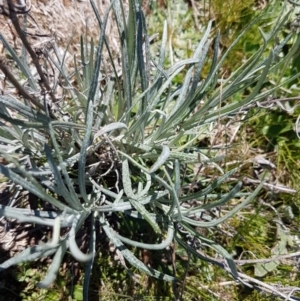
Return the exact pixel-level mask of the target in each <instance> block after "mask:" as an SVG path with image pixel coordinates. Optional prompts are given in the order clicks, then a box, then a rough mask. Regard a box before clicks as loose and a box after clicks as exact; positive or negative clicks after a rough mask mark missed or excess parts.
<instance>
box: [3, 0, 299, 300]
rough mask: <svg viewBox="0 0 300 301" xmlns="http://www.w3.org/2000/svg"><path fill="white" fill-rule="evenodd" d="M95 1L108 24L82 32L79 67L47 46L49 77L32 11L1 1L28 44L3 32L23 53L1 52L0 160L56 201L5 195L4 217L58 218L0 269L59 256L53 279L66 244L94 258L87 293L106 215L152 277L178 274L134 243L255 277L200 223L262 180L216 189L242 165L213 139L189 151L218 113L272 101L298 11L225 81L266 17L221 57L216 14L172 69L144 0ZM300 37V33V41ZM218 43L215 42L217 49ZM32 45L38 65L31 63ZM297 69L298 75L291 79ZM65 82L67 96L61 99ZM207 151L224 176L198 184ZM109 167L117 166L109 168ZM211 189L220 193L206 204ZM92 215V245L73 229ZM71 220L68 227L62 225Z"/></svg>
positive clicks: (15, 183)
mask: <svg viewBox="0 0 300 301" xmlns="http://www.w3.org/2000/svg"><path fill="white" fill-rule="evenodd" d="M90 4H91V5H92V7H93V9H94V12H95V15H96V18H97V20H98V23H99V28H100V30H101V34H100V36H99V41H98V44H97V45H96V46H95V45H94V43H93V41H90V42H87V41H86V40H84V39H82V40H81V55H80V60H78V58H75V59H74V66H75V67H74V72H71V71H70V70H67V69H66V66H65V64H66V63H65V55H66V53H65V54H64V55H63V56H61V55H60V54H59V52H58V51H57V49H56V46H55V44H54V43H53V44H52V45H51V47H50V48H51V51H50V48H49V45H48V47H47V48H46V47H45V48H44V49H43V55H44V58H47V59H45V60H44V62H45V66H44V69H46V70H48V71H46V72H50V70H51V72H52V73H51V74H52V76H51V77H50V76H46V75H45V71H44V70H42V66H41V65H40V64H39V62H38V60H37V54H36V53H35V52H34V51H33V49H32V47H31V45H30V43H29V42H28V40H27V37H26V35H25V34H24V32H23V31H22V28H21V27H20V24H19V22H18V19H17V14H18V13H24V15H26V13H25V11H24V10H22V9H21V8H20V7H19V6H15V5H14V4H13V3H12V1H10V0H8V1H7V7H8V9H3V10H2V12H3V13H5V14H6V15H7V17H9V18H10V19H11V20H12V23H13V25H14V27H15V29H16V32H17V33H18V34H19V37H20V38H21V41H22V45H23V51H22V53H23V54H22V56H21V57H19V56H18V55H17V53H16V52H15V50H14V49H13V48H12V47H11V46H10V45H9V43H8V42H7V40H6V39H5V38H4V36H3V35H2V34H1V35H0V39H1V42H2V43H3V44H4V47H5V53H6V56H7V57H9V58H11V59H12V60H13V61H14V63H15V70H14V71H10V68H9V67H8V65H7V63H6V59H5V58H1V60H0V68H1V70H2V72H3V74H5V76H6V79H7V81H8V82H9V83H7V86H8V88H9V87H12V86H13V87H14V88H15V89H16V90H17V92H18V93H17V94H13V93H10V91H9V90H7V91H6V90H4V91H3V93H2V94H1V95H0V126H1V127H0V154H1V157H2V158H4V159H5V160H6V162H8V163H7V164H0V171H1V173H2V174H3V175H4V176H5V177H6V179H7V182H8V183H10V189H11V191H13V190H14V189H17V187H20V186H21V187H22V188H23V189H25V190H27V191H29V192H30V193H32V194H34V195H35V196H37V197H38V198H39V202H40V204H41V207H43V203H46V202H47V203H49V204H51V205H52V206H53V208H55V210H51V211H47V210H38V209H36V210H31V209H29V208H22V207H20V206H18V205H16V206H14V205H6V206H4V205H0V216H3V217H5V218H7V219H16V220H18V222H20V223H32V224H38V225H43V226H50V227H53V236H52V239H51V240H50V241H48V242H46V243H44V244H41V245H36V246H33V247H28V248H27V249H26V250H24V251H23V252H21V253H20V254H17V255H15V256H14V257H12V258H10V259H9V260H7V261H5V262H2V263H1V264H0V271H2V270H4V269H6V268H8V267H10V266H12V265H15V264H18V263H21V262H24V261H30V260H36V259H39V258H41V257H45V256H50V255H53V259H52V264H51V265H50V267H49V271H48V273H47V275H46V277H45V279H44V280H43V281H41V282H40V283H39V286H40V287H48V286H49V285H50V284H51V283H52V282H53V281H54V280H55V278H56V275H57V272H58V269H59V267H60V265H61V262H62V260H63V257H64V255H65V253H66V251H67V250H69V251H70V253H71V254H72V256H73V257H74V258H75V259H76V260H78V261H81V262H86V263H87V265H86V273H85V285H84V298H85V300H87V299H88V285H89V279H90V274H91V269H92V266H93V260H94V258H95V255H96V247H95V246H96V228H95V223H96V222H100V225H101V227H102V229H103V230H104V232H105V233H106V235H107V237H108V239H109V240H110V241H111V242H112V243H113V244H114V245H115V247H116V248H117V250H118V252H119V253H120V256H123V257H124V258H125V259H126V260H127V261H128V262H129V263H130V264H131V265H132V266H134V267H136V268H137V269H138V270H140V271H142V272H145V273H147V274H148V275H150V276H153V277H156V278H159V279H163V280H166V281H179V280H178V279H176V275H167V274H164V273H162V272H160V271H158V270H154V269H152V268H151V267H149V266H147V265H145V264H144V263H143V262H142V261H140V260H139V259H138V258H137V257H136V256H135V255H134V254H133V253H132V252H131V251H130V250H129V249H128V248H127V247H126V245H130V246H134V247H138V248H143V249H150V250H161V249H164V248H166V247H168V246H169V245H170V244H171V243H172V242H175V243H176V244H179V245H180V246H181V247H183V248H184V249H185V250H186V251H187V252H189V253H192V254H194V255H195V256H196V257H198V258H200V259H202V260H206V261H210V262H213V263H215V264H217V265H219V266H221V267H223V268H224V269H226V270H227V271H228V273H230V274H231V275H232V277H233V278H234V279H236V280H237V281H241V282H243V283H245V284H246V285H247V281H246V280H245V279H244V278H243V277H242V276H241V273H239V272H238V271H237V269H236V267H235V264H234V261H233V260H232V258H231V256H230V254H228V252H227V251H226V250H225V249H224V248H222V246H220V245H218V244H217V243H215V242H214V241H212V240H209V239H207V238H205V237H203V236H202V235H200V234H199V233H198V232H197V231H196V227H204V228H210V227H215V226H217V225H219V224H221V223H223V222H224V221H226V220H227V219H228V218H230V217H232V216H233V215H234V214H235V213H237V212H238V211H239V210H240V209H241V208H243V207H245V206H247V205H248V204H249V203H250V202H251V201H252V200H253V199H255V197H256V196H257V194H258V193H259V191H260V189H261V187H262V184H261V185H258V187H257V188H256V189H255V190H254V191H253V192H252V193H247V192H245V191H244V190H243V185H242V183H241V182H238V183H235V184H234V185H233V186H232V187H231V188H230V191H229V192H227V193H221V194H218V195H216V194H213V192H214V190H215V189H216V188H218V189H221V188H220V187H221V185H222V183H224V182H226V181H227V180H228V179H229V178H230V177H231V176H232V175H233V174H234V173H235V172H236V170H237V169H232V170H230V171H227V172H225V171H223V168H222V165H221V164H220V163H219V162H220V160H221V159H222V158H220V157H215V156H211V155H209V152H206V151H205V150H204V149H203V150H201V149H197V150H193V151H187V150H188V149H189V148H190V147H192V146H193V145H194V143H195V142H196V141H197V139H199V137H203V136H209V135H210V129H211V128H213V127H214V125H215V124H216V123H217V122H220V120H223V119H225V118H227V117H229V116H234V115H237V114H239V113H240V112H241V111H242V110H243V108H245V107H247V106H249V105H250V104H254V103H259V102H260V101H263V100H265V99H266V97H268V96H269V95H272V94H273V93H275V92H276V91H277V90H278V88H279V86H271V85H266V86H265V87H264V89H262V86H263V85H264V84H265V83H267V82H268V76H271V75H272V74H275V73H276V72H277V70H278V68H280V67H281V66H282V64H284V62H285V57H281V56H280V53H281V51H282V48H283V46H284V45H285V44H286V43H287V42H288V41H289V40H290V39H292V38H293V36H294V33H290V34H289V35H287V36H286V37H285V38H284V39H282V41H281V42H278V43H275V41H277V40H278V39H280V38H281V36H280V31H281V29H282V28H283V27H284V26H285V25H286V24H287V22H288V21H289V18H290V13H291V12H285V11H283V12H282V14H281V15H280V17H279V18H278V19H277V20H276V22H274V23H273V27H272V28H271V29H270V30H269V32H268V33H265V32H263V31H262V30H260V34H261V37H262V40H263V43H262V45H261V47H260V49H259V50H258V51H256V52H255V53H254V54H253V55H252V57H250V58H249V59H248V60H247V61H246V62H244V63H242V64H241V67H240V68H239V69H238V70H237V71H235V72H233V73H232V74H231V75H230V76H229V77H228V78H226V79H222V80H221V79H220V78H219V77H220V76H219V73H220V69H221V67H222V63H223V62H224V59H225V58H226V56H227V54H228V53H229V52H230V51H231V50H232V48H233V47H234V46H235V45H236V43H237V42H238V41H239V39H240V38H241V37H242V36H243V35H244V34H245V32H247V30H248V29H249V28H250V27H252V26H253V25H255V24H257V22H258V21H259V18H261V17H258V18H257V19H255V20H253V22H251V24H249V25H248V26H247V28H245V30H244V31H243V32H242V33H241V35H240V36H239V37H238V38H237V40H236V41H235V42H234V43H233V44H232V45H231V46H230V47H229V48H228V49H227V51H226V52H225V53H224V55H223V56H222V57H219V54H218V53H219V38H220V37H219V35H218V34H217V36H216V37H215V39H214V45H212V39H211V29H212V22H209V23H208V24H207V28H206V30H205V32H204V33H203V35H202V39H201V41H200V43H199V45H198V46H197V48H196V50H195V52H194V55H193V56H192V57H191V58H189V59H186V60H183V61H179V62H177V63H176V64H174V65H173V66H170V67H169V68H166V67H165V59H166V44H167V38H168V34H167V24H166V23H165V24H164V25H163V26H164V29H163V35H162V38H161V46H160V51H159V54H158V56H157V57H154V58H153V57H152V56H151V49H150V48H151V47H150V40H149V39H150V38H149V36H148V34H147V30H146V22H145V19H144V15H143V13H142V10H141V8H140V4H139V1H138V0H130V1H129V14H128V16H126V12H125V11H124V8H123V5H122V1H118V0H115V1H111V5H110V6H109V9H108V10H107V12H106V14H105V15H104V18H103V20H102V19H101V17H100V15H99V13H98V10H97V8H96V6H95V3H94V1H93V0H90ZM111 10H112V12H113V16H114V18H115V21H116V26H117V28H118V33H119V38H120V44H119V52H120V58H121V66H122V70H121V72H119V70H118V67H117V65H116V63H115V60H114V58H113V54H112V49H111V46H110V45H109V44H108V42H107V40H106V36H105V27H106V23H107V20H108V17H109V14H110V13H111ZM299 41H300V37H299V36H298V38H297V40H296V42H295V43H298V42H299ZM209 49H212V50H213V55H212V57H211V58H209V57H210V56H209V55H208V52H209ZM104 50H105V51H104ZM104 52H106V53H108V55H107V56H108V57H109V58H110V70H112V71H110V73H111V74H109V71H107V74H105V72H104V71H103V70H106V69H107V65H108V64H107V63H106V65H105V66H104V67H103V68H101V64H102V62H103V53H104ZM28 55H29V57H30V58H31V60H32V62H33V65H34V70H33V68H32V66H29V65H28V61H29V60H28ZM205 64H210V69H209V72H208V74H207V75H206V77H205V78H204V79H202V80H199V79H200V75H201V72H202V70H203V66H204V65H205ZM180 73H182V74H184V81H183V82H182V84H181V85H179V86H178V85H176V86H174V79H175V78H176V76H177V75H179V74H180ZM48 75H49V73H48ZM297 76H298V75H297ZM24 78H25V83H24ZM294 78H296V76H294V77H291V78H289V79H288V81H292V80H293V79H294ZM21 79H22V84H21ZM103 82H104V83H103ZM283 84H284V83H280V85H283ZM61 89H62V90H63V96H62V97H61V98H60V99H59V98H58V93H59V90H61ZM245 89H249V90H250V93H249V94H248V95H247V96H243V97H242V98H241V99H240V100H239V101H230V99H231V98H232V96H234V95H241V96H242V95H243V93H242V91H244V90H245ZM212 154H213V153H212ZM200 162H201V164H207V165H211V166H213V167H215V168H216V169H217V170H218V172H219V174H220V172H221V173H222V175H221V176H218V177H217V178H216V179H215V180H214V181H212V182H208V183H203V184H204V188H202V189H200V190H199V191H196V192H193V191H189V190H185V189H182V186H183V183H184V181H183V178H182V168H183V167H184V166H189V167H192V166H194V165H196V164H199V163H200ZM191 170H193V169H192V168H191ZM109 173H110V174H113V177H112V176H111V177H109V178H108V177H107V174H109ZM194 176H195V174H193V172H191V174H190V175H189V177H190V178H193V177H194ZM227 185H228V184H227ZM220 195H221V196H220ZM216 197H217V199H216ZM233 197H234V198H235V199H236V200H237V199H240V203H239V204H238V205H236V206H235V207H234V208H233V209H232V210H231V211H229V212H228V213H227V214H225V215H224V216H222V217H219V218H212V216H211V215H208V214H207V212H208V211H209V210H212V209H213V208H216V207H220V206H222V205H224V204H226V203H228V202H229V201H230V199H232V198H233ZM206 198H208V199H211V200H213V201H210V202H208V203H205V202H204V200H205V199H206ZM12 201H13V200H12ZM11 204H14V202H11ZM187 204H190V205H189V206H186V205H187ZM192 204H197V205H192ZM111 213H122V214H123V215H124V216H128V215H129V216H131V218H133V219H134V220H135V221H136V222H137V223H138V222H139V220H140V219H143V220H145V221H146V222H147V223H148V224H149V227H150V228H152V229H153V231H154V232H155V233H157V235H158V237H160V238H161V242H159V243H157V244H150V243H144V242H140V241H135V240H132V239H130V238H128V237H124V236H122V235H120V234H118V233H117V232H116V231H115V229H113V227H112V226H111V225H110V223H109V219H108V218H107V216H108V215H109V214H111ZM88 218H89V219H90V220H91V227H90V231H91V232H90V245H89V252H88V254H86V253H84V252H83V251H82V250H80V249H79V247H78V245H77V243H76V233H77V232H78V230H79V229H80V228H81V227H82V226H83V224H84V222H85V221H86V219H88ZM62 228H65V230H64V231H63V232H61V229H62ZM183 233H186V235H185V234H183ZM187 236H190V237H194V238H195V239H197V240H199V241H200V242H201V243H202V245H203V246H207V247H209V248H212V249H213V250H215V251H216V252H217V253H218V254H220V256H222V257H224V258H225V260H226V264H223V265H220V264H219V262H218V261H214V260H213V259H211V258H210V259H209V258H208V257H205V256H203V255H201V253H199V252H198V251H197V250H196V249H195V248H194V247H193V246H191V245H190V244H189V243H188V241H187V240H186V237H187ZM286 300H291V299H290V298H289V299H286Z"/></svg>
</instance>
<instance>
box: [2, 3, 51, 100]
mask: <svg viewBox="0 0 300 301" xmlns="http://www.w3.org/2000/svg"><path fill="white" fill-rule="evenodd" d="M7 3H8V7H9V18H10V20H11V22H12V24H13V25H14V27H15V30H16V32H17V34H18V36H19V37H20V39H21V40H22V43H23V45H24V46H25V48H26V50H27V51H28V53H29V55H30V56H31V58H32V62H33V64H34V66H35V67H36V70H37V72H38V74H39V76H40V79H41V84H42V85H44V87H45V90H46V91H47V92H48V93H49V95H50V97H51V99H52V101H53V102H55V101H56V98H55V96H54V94H53V92H52V89H51V87H50V85H49V83H48V80H47V78H46V76H45V75H44V73H43V70H42V68H41V66H40V63H39V59H38V57H37V56H36V54H35V52H34V50H33V49H32V47H31V46H30V44H29V42H28V40H27V38H26V34H25V33H24V31H23V30H22V29H21V27H20V24H19V21H18V16H17V13H16V10H15V5H14V4H13V2H12V0H7Z"/></svg>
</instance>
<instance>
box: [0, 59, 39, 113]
mask: <svg viewBox="0 0 300 301" xmlns="http://www.w3.org/2000/svg"><path fill="white" fill-rule="evenodd" d="M0 69H1V71H2V72H3V73H4V75H5V77H6V78H7V79H8V80H9V81H10V82H11V83H12V84H13V86H14V87H15V88H16V89H17V90H18V92H19V94H21V95H22V96H23V97H24V98H26V99H28V100H30V101H31V102H32V103H33V104H34V105H35V106H37V107H38V108H39V109H41V110H44V105H43V104H41V103H40V102H39V101H38V100H37V99H35V98H34V97H33V96H32V95H30V94H29V93H28V92H27V91H26V90H25V89H24V87H23V86H22V85H21V84H20V83H19V81H18V80H17V79H16V78H15V77H14V75H13V74H12V73H11V72H10V70H9V69H8V67H7V66H6V63H5V61H4V59H3V58H0Z"/></svg>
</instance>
